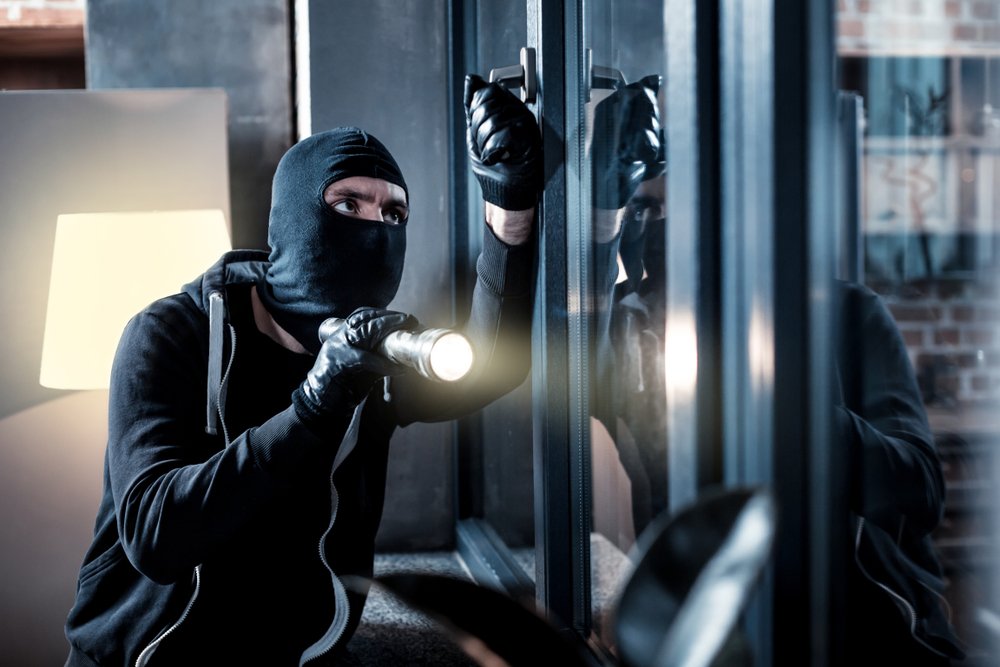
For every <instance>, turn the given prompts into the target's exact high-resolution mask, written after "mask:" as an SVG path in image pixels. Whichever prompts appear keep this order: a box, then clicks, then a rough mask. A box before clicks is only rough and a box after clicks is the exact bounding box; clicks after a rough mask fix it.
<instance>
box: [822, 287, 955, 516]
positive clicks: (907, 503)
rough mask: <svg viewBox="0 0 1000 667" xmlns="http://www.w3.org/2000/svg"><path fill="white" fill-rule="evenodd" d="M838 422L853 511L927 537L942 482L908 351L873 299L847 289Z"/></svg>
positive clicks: (868, 294)
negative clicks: (849, 474) (846, 446)
mask: <svg viewBox="0 0 1000 667" xmlns="http://www.w3.org/2000/svg"><path fill="white" fill-rule="evenodd" d="M844 289H845V294H844V301H843V304H844V307H843V308H841V310H840V312H839V313H838V316H839V317H840V318H841V331H843V332H844V333H843V335H844V336H845V338H844V339H843V340H842V341H841V342H842V348H841V353H840V355H839V358H840V361H839V373H840V377H841V381H842V392H843V398H844V400H843V403H842V404H841V405H839V406H837V417H838V419H839V424H840V428H841V430H842V432H843V433H844V435H845V436H846V438H847V440H848V443H849V447H850V455H851V467H852V472H853V474H852V478H853V479H854V480H855V481H854V483H853V485H852V489H851V508H852V509H853V510H854V511H855V512H857V513H858V514H859V515H861V516H864V517H865V518H867V519H868V520H870V521H872V522H874V523H875V524H876V525H879V526H881V527H882V528H884V529H885V530H887V531H888V532H890V534H895V533H896V531H897V530H898V528H899V526H900V523H901V522H902V521H903V520H904V519H905V523H906V526H907V527H908V528H909V529H910V530H913V531H916V532H918V533H926V532H929V531H930V530H932V529H933V528H934V527H935V526H936V525H937V523H938V521H939V520H940V518H941V513H942V511H943V508H944V493H945V491H944V477H943V474H942V471H941V464H940V461H939V459H938V456H937V452H936V449H935V446H934V438H933V434H932V433H931V430H930V427H929V425H928V423H927V416H926V412H925V410H924V406H923V402H922V400H921V397H920V390H919V388H918V386H917V382H916V378H915V375H914V372H913V367H912V364H911V363H910V359H909V356H908V355H907V351H906V346H905V344H904V343H903V340H902V336H901V335H900V333H899V330H898V328H897V327H896V325H895V322H894V321H893V320H892V316H891V315H890V314H889V312H888V310H887V309H886V308H885V305H884V304H883V303H882V302H881V300H880V299H879V298H878V296H877V295H875V294H874V293H873V292H871V291H870V290H868V289H866V288H862V287H860V286H853V285H846V286H845V287H844Z"/></svg>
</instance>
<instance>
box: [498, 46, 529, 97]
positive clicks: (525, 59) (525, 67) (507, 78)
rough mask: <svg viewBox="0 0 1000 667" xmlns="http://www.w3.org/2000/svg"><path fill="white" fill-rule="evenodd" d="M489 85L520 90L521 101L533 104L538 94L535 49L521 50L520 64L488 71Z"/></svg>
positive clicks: (524, 48) (525, 48) (523, 48)
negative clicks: (495, 84) (496, 84)
mask: <svg viewBox="0 0 1000 667" xmlns="http://www.w3.org/2000/svg"><path fill="white" fill-rule="evenodd" d="M490 83H499V84H500V85H501V86H503V87H504V88H506V89H508V90H515V89H518V88H520V90H521V101H522V102H524V103H525V104H533V103H534V102H535V99H536V96H537V94H538V74H537V72H536V71H535V49H533V48H531V47H527V46H525V47H522V48H521V63H520V64H518V65H508V66H507V67H497V68H494V69H491V70H490Z"/></svg>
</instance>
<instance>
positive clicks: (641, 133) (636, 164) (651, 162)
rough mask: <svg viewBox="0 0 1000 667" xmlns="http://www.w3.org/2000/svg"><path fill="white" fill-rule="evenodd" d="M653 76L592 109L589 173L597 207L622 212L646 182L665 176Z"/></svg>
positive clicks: (657, 82)
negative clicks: (592, 133)
mask: <svg viewBox="0 0 1000 667" xmlns="http://www.w3.org/2000/svg"><path fill="white" fill-rule="evenodd" d="M659 89H660V77H659V76H657V75H655V74H651V75H649V76H647V77H644V78H642V79H640V80H638V81H636V82H634V83H630V84H628V85H627V86H624V87H622V88H619V89H618V90H616V91H615V92H613V93H611V95H609V96H608V97H606V98H604V99H603V100H601V101H600V102H599V103H598V105H597V107H596V108H595V109H594V135H593V139H592V141H591V169H592V172H591V174H592V176H593V181H592V187H593V194H594V206H595V207H596V208H603V209H618V208H621V207H622V206H624V205H625V203H626V202H627V201H628V200H629V197H631V196H632V194H633V193H634V192H635V189H636V188H637V187H638V186H639V183H641V182H642V181H643V180H645V179H647V178H652V177H654V176H659V175H660V174H662V173H663V166H662V165H663V134H662V131H661V129H660V112H659V107H658V106H657V104H656V93H657V92H658V91H659Z"/></svg>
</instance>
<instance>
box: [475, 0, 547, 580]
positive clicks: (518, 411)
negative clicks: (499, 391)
mask: <svg viewBox="0 0 1000 667" xmlns="http://www.w3.org/2000/svg"><path fill="white" fill-rule="evenodd" d="M526 13H527V6H526V3H524V2H510V3H507V2H503V3H501V2H478V3H477V16H476V34H477V52H476V61H477V68H476V69H477V72H478V74H479V75H480V76H482V77H483V78H486V79H488V78H489V73H490V70H491V69H495V68H499V67H505V66H508V65H516V64H518V61H519V60H518V59H519V56H520V50H521V47H523V46H526V45H527V43H528V42H527V18H526ZM470 191H471V192H472V193H473V195H474V196H475V197H477V198H478V197H479V186H478V185H475V184H473V186H472V187H471V188H470ZM481 204H482V202H481V201H479V205H480V207H479V208H478V212H477V213H476V218H475V224H474V225H472V228H474V229H477V230H479V229H481V228H482V225H481V222H480V220H481V219H482V215H483V213H482V209H481ZM478 233H480V234H481V232H478ZM474 242H476V243H478V237H476V238H475V239H474ZM531 414H532V412H531V383H530V381H529V382H525V383H524V384H523V385H522V386H521V387H519V388H518V389H516V390H514V391H513V392H512V393H510V394H508V395H506V396H504V397H502V398H501V399H500V400H498V401H496V402H495V403H493V404H492V405H490V406H488V407H487V408H485V409H484V410H483V413H482V428H481V437H482V463H481V465H482V469H481V476H480V478H479V483H481V484H482V489H481V494H482V495H481V498H482V516H483V518H484V519H486V520H487V521H488V522H489V524H490V525H491V526H492V527H493V528H494V529H495V530H496V532H497V533H498V535H499V536H500V537H501V538H502V539H503V541H504V542H505V544H506V545H507V546H508V547H510V548H511V550H512V551H513V553H514V556H515V557H516V558H517V560H518V562H519V563H520V564H521V566H522V567H523V569H524V571H525V573H526V574H527V575H528V576H529V577H530V578H532V579H534V576H535V563H534V504H533V502H534V501H533V489H534V481H533V478H532V460H533V455H532V426H531Z"/></svg>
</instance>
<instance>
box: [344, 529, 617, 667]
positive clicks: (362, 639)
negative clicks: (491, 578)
mask: <svg viewBox="0 0 1000 667" xmlns="http://www.w3.org/2000/svg"><path fill="white" fill-rule="evenodd" d="M591 554H592V563H593V564H594V565H595V567H594V568H593V574H594V578H593V579H592V581H591V584H592V586H593V599H594V607H593V609H592V612H593V617H594V626H595V629H596V630H597V632H598V634H599V635H600V636H602V637H603V638H605V639H606V641H607V642H608V643H609V644H610V643H612V641H611V640H612V637H611V634H610V633H611V629H610V627H608V625H609V624H608V619H609V615H608V611H609V610H610V609H611V608H612V606H613V601H614V599H615V596H616V593H617V586H618V584H619V583H620V582H621V581H622V580H623V577H624V576H625V574H626V570H627V568H628V562H627V559H626V558H625V555H624V554H622V553H621V552H620V551H619V550H618V549H616V548H615V547H614V546H613V545H612V544H611V543H610V542H608V541H607V540H606V539H605V538H603V537H602V536H600V535H597V534H594V535H593V536H592V538H591ZM514 556H515V558H516V559H517V561H518V563H519V564H520V565H521V567H522V568H523V569H524V570H525V572H527V573H528V576H530V577H532V578H534V574H535V573H534V551H533V550H531V549H523V550H515V552H514ZM395 572H431V573H435V574H445V575H450V576H456V577H465V578H468V577H469V574H468V571H467V570H466V569H465V566H464V565H463V564H462V562H461V559H460V558H459V557H458V555H457V554H456V552H453V551H436V552H425V553H406V554H376V556H375V575H376V576H379V575H383V574H389V573H395ZM348 650H349V652H350V657H349V659H348V661H347V662H346V663H345V664H347V665H358V666H364V667H367V666H369V665H399V666H412V667H421V666H424V665H428V666H429V665H436V666H440V667H447V666H457V667H476V664H477V663H475V662H474V661H472V660H471V659H470V658H468V657H467V656H466V655H465V653H463V652H462V651H461V649H459V648H458V646H457V645H456V644H455V643H454V642H453V641H452V640H451V638H450V637H449V636H448V635H447V634H446V633H445V631H444V630H443V629H442V627H441V626H440V625H438V624H437V622H436V621H434V620H432V619H430V618H428V617H426V616H424V615H423V614H421V613H419V612H417V611H414V610H413V609H411V608H409V607H407V606H406V605H404V604H402V603H401V602H399V601H398V600H396V599H395V598H393V597H392V596H391V595H389V594H387V593H385V592H383V591H381V590H379V589H378V588H377V587H374V588H372V591H371V593H370V594H369V596H368V602H367V603H366V604H365V610H364V614H363V615H362V617H361V625H360V626H359V627H358V630H357V631H356V632H355V634H354V637H353V638H352V639H351V642H350V644H349V645H348Z"/></svg>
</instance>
